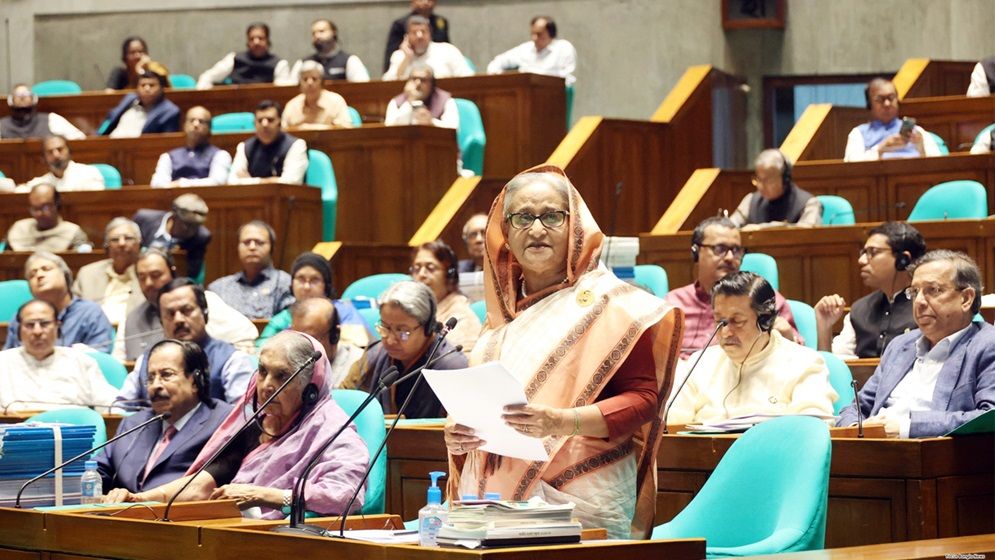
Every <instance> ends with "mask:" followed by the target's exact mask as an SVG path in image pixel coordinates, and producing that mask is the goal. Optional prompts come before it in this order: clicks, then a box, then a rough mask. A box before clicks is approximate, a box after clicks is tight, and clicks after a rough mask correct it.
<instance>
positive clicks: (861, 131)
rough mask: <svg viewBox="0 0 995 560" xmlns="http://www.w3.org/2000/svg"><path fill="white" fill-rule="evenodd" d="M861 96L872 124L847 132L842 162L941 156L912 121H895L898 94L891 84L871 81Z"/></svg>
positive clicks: (880, 80)
mask: <svg viewBox="0 0 995 560" xmlns="http://www.w3.org/2000/svg"><path fill="white" fill-rule="evenodd" d="M864 95H865V96H866V98H867V108H868V109H870V112H871V120H870V122H867V123H864V124H862V125H860V126H857V127H854V129H853V130H851V131H850V134H849V135H848V136H847V139H846V151H845V153H844V155H843V161H874V160H879V159H891V158H909V157H923V156H938V155H940V149H939V147H938V146H937V145H936V141H935V140H933V137H932V136H931V135H930V134H929V133H927V132H926V131H925V130H924V129H923V128H922V127H921V126H917V125H916V120H915V119H913V118H909V117H905V118H899V117H898V91H897V90H896V89H895V84H893V83H892V82H891V80H886V79H884V78H874V79H873V80H871V81H870V83H869V84H867V88H866V89H865V90H864Z"/></svg>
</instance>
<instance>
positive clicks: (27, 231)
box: [7, 183, 92, 253]
mask: <svg viewBox="0 0 995 560" xmlns="http://www.w3.org/2000/svg"><path fill="white" fill-rule="evenodd" d="M61 207H62V197H61V196H59V191H57V190H55V187H54V186H52V185H50V184H48V183H39V184H37V185H35V186H34V187H32V188H31V193H30V194H28V211H29V212H30V213H31V217H30V218H24V219H22V220H17V221H16V222H14V225H12V226H10V229H9V230H7V245H8V246H9V247H10V249H11V250H12V251H50V252H52V253H59V252H62V251H81V252H85V251H89V250H90V249H92V247H91V246H90V240H89V238H87V236H86V232H85V231H83V228H81V227H79V226H78V225H76V224H74V223H72V222H67V221H65V220H63V219H62V216H61V215H59V210H61Z"/></svg>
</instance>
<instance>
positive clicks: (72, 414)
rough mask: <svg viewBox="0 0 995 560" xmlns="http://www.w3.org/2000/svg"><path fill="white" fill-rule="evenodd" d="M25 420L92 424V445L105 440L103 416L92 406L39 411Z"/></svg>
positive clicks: (105, 429) (81, 424)
mask: <svg viewBox="0 0 995 560" xmlns="http://www.w3.org/2000/svg"><path fill="white" fill-rule="evenodd" d="M26 421H27V422H53V423H54V422H59V423H62V424H73V425H76V426H93V427H94V428H96V429H97V432H96V433H94V434H93V445H92V446H91V447H96V446H98V445H100V444H102V443H104V442H105V441H107V426H106V425H105V424H104V417H103V416H101V415H100V413H99V412H97V411H95V410H93V409H92V408H82V407H73V408H58V409H55V410H46V411H45V412H39V413H38V414H35V415H34V416H32V417H31V418H28V419H27V420H26Z"/></svg>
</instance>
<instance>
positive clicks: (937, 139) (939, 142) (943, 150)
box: [926, 131, 950, 156]
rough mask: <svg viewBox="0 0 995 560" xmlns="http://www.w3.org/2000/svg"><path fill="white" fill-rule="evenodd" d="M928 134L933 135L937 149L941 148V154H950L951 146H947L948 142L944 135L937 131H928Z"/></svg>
mask: <svg viewBox="0 0 995 560" xmlns="http://www.w3.org/2000/svg"><path fill="white" fill-rule="evenodd" d="M926 132H927V134H929V135H930V136H932V137H933V141H934V142H936V147H937V149H939V150H940V155H942V156H946V155H950V148H948V147H947V143H946V141H945V140H943V137H942V136H940V135H939V134H937V133H935V132H929V131H926Z"/></svg>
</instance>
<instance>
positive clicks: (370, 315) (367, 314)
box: [356, 307, 380, 340]
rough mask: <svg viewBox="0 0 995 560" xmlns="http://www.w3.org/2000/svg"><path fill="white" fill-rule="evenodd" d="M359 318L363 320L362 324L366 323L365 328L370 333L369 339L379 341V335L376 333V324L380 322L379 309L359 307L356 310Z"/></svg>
mask: <svg viewBox="0 0 995 560" xmlns="http://www.w3.org/2000/svg"><path fill="white" fill-rule="evenodd" d="M356 312H357V313H359V316H360V317H362V318H363V322H364V323H366V327H367V329H366V330H368V331H369V332H370V337H371V338H372V339H373V340H380V333H378V332H377V328H376V327H377V323H379V322H380V309H378V308H376V307H361V308H359V309H357V310H356Z"/></svg>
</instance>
